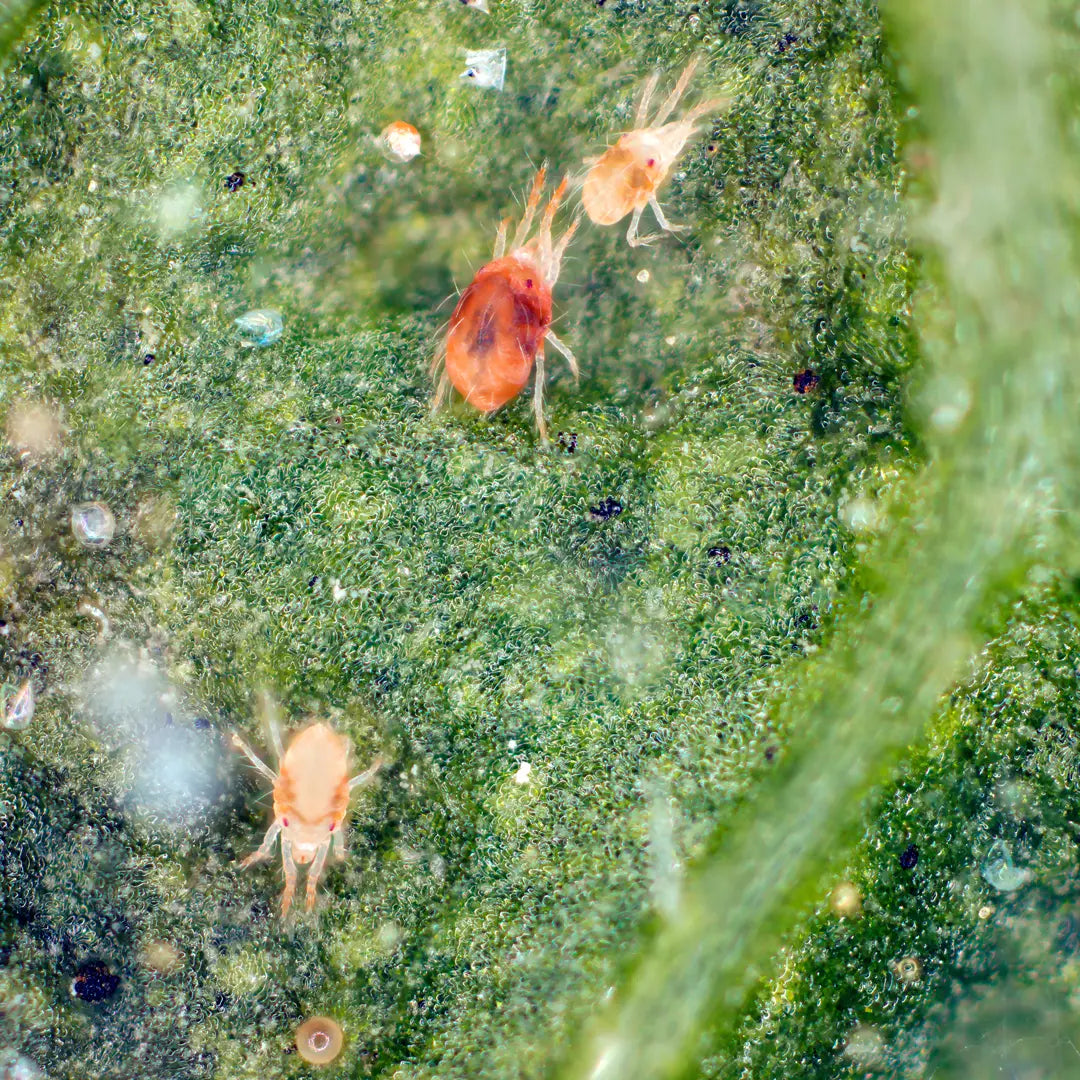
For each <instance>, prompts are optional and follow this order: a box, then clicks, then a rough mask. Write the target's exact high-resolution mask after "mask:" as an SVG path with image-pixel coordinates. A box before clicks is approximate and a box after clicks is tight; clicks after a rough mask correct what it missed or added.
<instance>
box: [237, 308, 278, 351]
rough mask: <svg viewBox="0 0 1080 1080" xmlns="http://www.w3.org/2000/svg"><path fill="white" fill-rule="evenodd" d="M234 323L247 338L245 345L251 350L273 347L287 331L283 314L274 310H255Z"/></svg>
mask: <svg viewBox="0 0 1080 1080" xmlns="http://www.w3.org/2000/svg"><path fill="white" fill-rule="evenodd" d="M234 321H235V323H236V325H237V326H238V327H239V329H240V333H241V334H243V335H244V337H245V338H247V341H246V342H245V344H246V345H248V346H249V347H250V348H262V347H263V346H265V345H273V344H274V342H275V341H277V340H278V339H279V338H280V337H281V335H282V333H283V331H284V330H285V322H284V320H283V319H282V317H281V312H280V311H275V310H274V309H273V308H255V310H253V311H245V312H244V314H243V315H241V316H240V318H239V319H236V320H234Z"/></svg>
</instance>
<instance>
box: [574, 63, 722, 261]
mask: <svg viewBox="0 0 1080 1080" xmlns="http://www.w3.org/2000/svg"><path fill="white" fill-rule="evenodd" d="M698 62H699V61H698V59H697V58H695V59H693V60H691V61H690V63H689V64H687V66H686V70H685V71H683V73H682V74H681V75H680V76H679V81H678V82H677V83H676V84H675V89H674V90H672V92H671V95H670V96H669V97H668V99H667V101H665V102H664V104H663V105H662V106H661V107H660V111H659V112H658V113H657V114H656V116H654V117H653V119H652V121H651V122H649V121H647V113H648V110H649V103H650V102H651V101H652V96H653V91H655V90H656V84H657V82H658V81H659V78H660V76H659V75H658V74H656V73H655V72H654V73H653V74H652V75H651V76H650V77H649V80H648V81H647V82H646V83H645V89H644V91H643V92H642V95H641V102H640V103H639V104H638V109H637V117H636V119H635V121H634V130H633V131H629V132H627V133H626V134H625V135H622V136H620V137H619V141H618V142H617V143H616V144H615V145H614V146H612V147H609V148H608V149H607V150H606V151H605V152H604V153H603V154H601V155H600V156H599V157H594V158H587V159H586V161H585V164H586V165H591V166H592V168H590V169H589V172H588V175H587V176H586V177H585V186H584V188H583V189H582V192H581V201H582V203H583V204H584V206H585V213H587V214H588V215H589V219H590V220H591V221H592V222H594V223H595V224H597V225H614V224H615V222H617V221H622V219H623V218H624V217H626V215H627V214H629V213H631V212H632V213H633V216H632V217H631V218H630V228H629V229H628V230H627V232H626V239H627V240H628V241H629V243H630V246H631V247H637V246H638V245H639V244H648V243H649V242H650V241H652V240H656V239H657V238H658V237H659V236H660V234H659V233H654V234H653V235H651V236H638V234H637V230H638V225H639V223H640V222H641V215H642V213H643V212H644V210H645V207H646V206H651V207H652V210H653V213H654V214H655V215H656V220H657V222H658V223H659V225H660V228H661V229H665V230H666V231H667V232H676V231H678V230H679V229H682V228H685V226H683V225H672V224H671V223H670V222H669V221H668V220H667V218H665V217H664V211H663V210H661V209H660V203H659V202H657V199H656V191H657V189H658V188H659V187H660V185H661V184H662V183H663V182H664V180H665V178H666V177H667V174H668V172H669V171H670V170H671V167H672V166H673V165H674V164H675V162H676V160H677V159H678V157H679V155H680V154H681V153H682V151H683V147H685V146H686V143H687V141H688V140H689V138H690V136H691V135H693V134H694V130H695V127H694V125H695V124H696V122H697V121H698V120H699V119H700V118H701V117H702V116H704V115H705V114H706V113H710V112H714V111H715V110H716V109H719V108H722V107H723V106H724V105H726V104H728V100H729V99H728V98H715V99H713V100H711V101H703V102H702V103H701V104H700V105H695V106H694V108H692V109H691V110H690V111H689V112H688V113H687V114H686V115H685V116H684V117H683V118H682V119H681V120H673V121H671V123H668V122H667V119H668V117H669V116H670V115H671V114H672V113H673V112H674V111H675V107H676V106H677V105H678V104H679V99H680V98H681V97H682V96H683V94H684V93H685V92H686V88H687V86H689V85H690V80H691V78H693V75H694V72H695V71H696V70H697V66H698Z"/></svg>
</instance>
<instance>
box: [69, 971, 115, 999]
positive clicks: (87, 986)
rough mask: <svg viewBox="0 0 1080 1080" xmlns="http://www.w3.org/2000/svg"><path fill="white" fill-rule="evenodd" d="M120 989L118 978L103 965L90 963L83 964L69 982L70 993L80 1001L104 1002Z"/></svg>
mask: <svg viewBox="0 0 1080 1080" xmlns="http://www.w3.org/2000/svg"><path fill="white" fill-rule="evenodd" d="M119 987H120V976H119V975H114V974H113V973H112V972H111V971H110V970H109V969H108V968H107V967H106V966H105V965H104V964H102V963H99V962H97V961H91V962H90V963H88V964H83V966H82V967H81V968H79V970H78V971H76V972H75V978H74V979H72V980H71V992H72V994H74V995H75V997H77V998H79V999H80V1000H82V1001H90V1002H95V1001H106V1000H108V999H109V998H111V997H112V996H113V994H115V993H116V991H117V990H118V989H119Z"/></svg>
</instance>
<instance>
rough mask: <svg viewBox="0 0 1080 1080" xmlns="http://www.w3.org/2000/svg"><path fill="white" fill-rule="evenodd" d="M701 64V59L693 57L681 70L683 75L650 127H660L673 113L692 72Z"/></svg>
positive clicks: (692, 74) (688, 83)
mask: <svg viewBox="0 0 1080 1080" xmlns="http://www.w3.org/2000/svg"><path fill="white" fill-rule="evenodd" d="M700 62H701V57H699V56H695V57H694V59H693V60H691V61H690V63H689V64H687V65H686V67H685V68H684V69H683V73H682V74H681V75H680V76H679V81H678V82H677V83H676V84H675V89H674V90H672V91H671V94H670V96H669V97H668V99H667V101H665V102H664V104H663V105H662V106H661V107H660V111H659V112H658V113H657V114H656V118H655V119H654V120H653V122H652V124H651V125H650V126H651V127H660V125H661V124H663V123H664V121H665V120H667V118H668V117H669V116H670V115H671V114H672V113H673V112H674V111H675V106H676V105H678V104H679V99H680V98H681V97H682V96H683V94H685V93H686V88H687V87H688V86H689V85H690V80H691V79H692V78H693V77H694V72H695V71H697V66H698V64H699V63H700Z"/></svg>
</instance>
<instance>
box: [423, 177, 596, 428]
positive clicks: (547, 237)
mask: <svg viewBox="0 0 1080 1080" xmlns="http://www.w3.org/2000/svg"><path fill="white" fill-rule="evenodd" d="M544 176H545V170H544V169H543V168H541V169H540V171H539V172H538V173H537V174H536V179H535V180H534V181H533V186H532V190H531V191H530V192H529V201H528V202H527V203H526V205H525V214H524V216H523V217H522V219H521V224H520V225H518V227H517V230H516V231H515V233H514V238H513V240H512V241H511V245H510V254H509V255H506V254H504V252H505V251H506V230H507V227H508V226H509V224H510V222H509V220H504V221H503V222H502V224H501V225H500V226H499V232H498V235H497V236H496V238H495V253H494V257H493V259H492V261H491V262H489V263H486V264H485V265H484V266H482V267H480V269H479V270H477V272H476V276H475V277H474V278H473V280H472V284H470V285H469V287H468V288H467V289H466V290H465V291H464V292H463V293H462V294H461V297H460V299H459V300H458V302H457V307H455V308H454V313H453V315H451V316H450V326H449V329H448V330H447V333H446V339H445V341H444V342H443V343H442V344H441V345H440V347H439V349H438V351H437V352H436V353H435V357H434V359H433V360H432V362H431V374H432V375H434V374H435V372H436V371H438V369H439V365H440V364H443V365H444V367H443V374H442V379H441V380H440V382H439V389H438V392H437V393H436V395H435V404H434V408H438V407H439V405H441V404H442V402H443V401H444V400H445V399H446V397H447V394H448V392H449V388H450V384H451V383H452V384H453V385H454V387H455V388H456V389H457V390H458V392H459V393H460V394H461V395H462V397H464V398H465V400H466V401H467V402H468V403H469V404H470V405H472V406H473V407H474V408H476V409H479V410H480V411H481V412H494V411H495V410H496V409H499V408H501V407H502V406H503V405H505V404H506V403H507V402H508V401H510V400H512V399H513V398H515V397H517V395H518V394H520V393H521V391H522V390H523V389H524V388H525V385H526V383H528V381H529V375H530V374H531V373H532V369H533V365H534V364H535V366H536V377H535V380H534V384H533V411H534V412H535V413H536V426H537V427H538V428H539V430H540V437H541V439H544V440H546V439H547V428H546V426H545V424H544V342H545V341H549V342H551V344H552V345H554V346H555V348H556V349H558V350H559V352H561V353H562V354H563V356H565V357H566V360H567V363H569V365H570V370H571V371H572V372H573V373H574V376H575V377H576V376H577V375H578V364H577V360H576V359H574V354H573V353H572V352H571V351H570V350H569V348H567V346H566V345H564V344H563V343H562V342H561V341H560V340H559V339H558V338H557V337H556V336H555V335H554V334H553V333H552V331H551V290H552V288H553V286H554V285H555V282H556V281H558V279H559V268H560V266H561V264H562V257H563V254H564V252H565V251H566V246H567V245H568V244H569V243H570V239H571V237H573V235H574V233H575V232H576V231H577V227H578V221H577V219H575V220H574V221H573V222H572V223H571V225H570V227H569V228H568V229H567V230H566V232H564V233H563V234H562V237H561V238H560V239H559V241H558V243H554V242H553V241H552V236H551V225H552V222H553V221H554V219H555V212H556V211H557V210H558V208H559V204H560V203H561V202H562V198H563V196H564V195H565V194H566V187H567V181H566V180H563V182H562V183H561V184H560V185H559V186H558V187H557V188H556V189H555V192H554V194H553V195H552V196H551V200H550V202H548V204H547V207H546V209H545V210H544V214H543V217H542V218H541V220H540V227H539V229H538V230H537V232H536V235H535V236H534V237H533V238H532V239H531V240H529V239H528V236H529V230H530V229H531V228H532V223H533V218H534V217H535V215H536V208H537V206H538V205H539V203H540V195H541V192H542V191H543V189H544Z"/></svg>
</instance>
